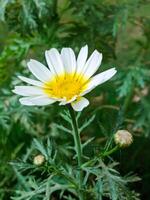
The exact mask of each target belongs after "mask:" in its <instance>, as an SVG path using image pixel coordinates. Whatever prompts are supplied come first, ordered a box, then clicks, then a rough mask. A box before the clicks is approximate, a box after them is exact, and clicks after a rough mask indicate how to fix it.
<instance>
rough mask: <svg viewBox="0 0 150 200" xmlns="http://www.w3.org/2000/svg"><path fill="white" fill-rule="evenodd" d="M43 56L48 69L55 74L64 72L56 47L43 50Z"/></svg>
mask: <svg viewBox="0 0 150 200" xmlns="http://www.w3.org/2000/svg"><path fill="white" fill-rule="evenodd" d="M45 57H46V61H47V64H48V66H49V68H50V71H51V72H52V73H53V74H55V75H59V74H64V66H63V62H62V60H61V56H60V54H59V52H58V50H57V49H55V48H52V49H50V50H48V51H46V52H45Z"/></svg>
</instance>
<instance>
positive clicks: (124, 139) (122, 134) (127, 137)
mask: <svg viewBox="0 0 150 200" xmlns="http://www.w3.org/2000/svg"><path fill="white" fill-rule="evenodd" d="M114 140H115V143H116V144H117V145H119V146H120V147H127V146H129V145H130V144H131V143H132V142H133V137H132V135H131V133H129V132H128V131H127V130H118V131H117V132H116V133H115V135H114Z"/></svg>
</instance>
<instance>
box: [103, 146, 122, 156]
mask: <svg viewBox="0 0 150 200" xmlns="http://www.w3.org/2000/svg"><path fill="white" fill-rule="evenodd" d="M118 149H119V147H118V146H115V147H114V148H112V149H111V150H110V151H106V152H104V153H103V154H102V157H105V156H109V155H110V154H112V153H114V152H115V151H117V150H118Z"/></svg>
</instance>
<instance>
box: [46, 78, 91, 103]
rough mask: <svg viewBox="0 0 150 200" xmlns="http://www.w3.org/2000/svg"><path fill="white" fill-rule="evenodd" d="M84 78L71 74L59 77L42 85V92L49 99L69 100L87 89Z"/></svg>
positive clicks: (86, 82)
mask: <svg viewBox="0 0 150 200" xmlns="http://www.w3.org/2000/svg"><path fill="white" fill-rule="evenodd" d="M87 84H88V81H87V79H86V78H85V77H83V76H82V77H81V76H79V75H77V74H76V75H73V74H65V76H64V75H59V76H57V77H55V78H53V79H52V80H50V81H48V82H46V83H45V84H44V87H43V89H44V92H45V93H46V94H47V95H48V96H49V97H51V98H60V99H61V98H66V100H67V101H69V100H71V99H72V98H73V97H74V96H78V95H79V94H81V93H82V92H83V91H85V89H86V88H87Z"/></svg>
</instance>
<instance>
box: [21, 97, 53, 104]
mask: <svg viewBox="0 0 150 200" xmlns="http://www.w3.org/2000/svg"><path fill="white" fill-rule="evenodd" d="M19 101H20V103H21V104H23V105H28V106H33V105H37V106H45V105H49V104H52V103H54V102H55V100H54V99H51V98H48V97H46V96H37V97H23V98H20V99H19Z"/></svg>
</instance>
